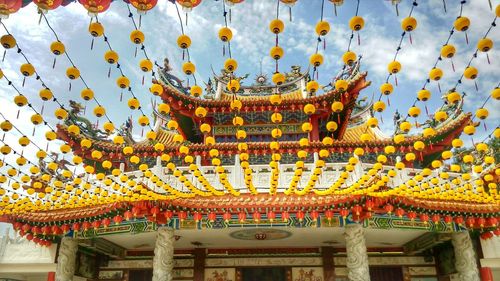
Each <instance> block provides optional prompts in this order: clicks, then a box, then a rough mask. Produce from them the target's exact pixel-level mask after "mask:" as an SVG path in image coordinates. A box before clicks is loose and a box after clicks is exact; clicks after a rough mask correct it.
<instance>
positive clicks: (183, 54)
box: [182, 50, 186, 60]
mask: <svg viewBox="0 0 500 281" xmlns="http://www.w3.org/2000/svg"><path fill="white" fill-rule="evenodd" d="M185 53H186V52H185V51H184V50H182V60H184V57H185Z"/></svg>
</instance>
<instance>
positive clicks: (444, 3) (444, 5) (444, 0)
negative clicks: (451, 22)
mask: <svg viewBox="0 0 500 281" xmlns="http://www.w3.org/2000/svg"><path fill="white" fill-rule="evenodd" d="M443 9H444V12H445V13H446V12H447V9H446V0H443Z"/></svg>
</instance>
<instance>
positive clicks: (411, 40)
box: [408, 32, 413, 45]
mask: <svg viewBox="0 0 500 281" xmlns="http://www.w3.org/2000/svg"><path fill="white" fill-rule="evenodd" d="M408 33H409V36H410V44H411V45H413V39H412V38H411V32H408Z"/></svg>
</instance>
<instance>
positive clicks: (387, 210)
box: [384, 204, 394, 215]
mask: <svg viewBox="0 0 500 281" xmlns="http://www.w3.org/2000/svg"><path fill="white" fill-rule="evenodd" d="M384 210H385V212H386V213H387V214H388V215H391V213H392V211H393V210H394V207H393V206H392V205H391V204H387V205H385V206H384Z"/></svg>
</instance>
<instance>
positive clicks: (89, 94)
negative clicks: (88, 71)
mask: <svg viewBox="0 0 500 281" xmlns="http://www.w3.org/2000/svg"><path fill="white" fill-rule="evenodd" d="M80 96H81V97H82V99H84V100H86V101H88V100H91V99H93V98H94V91H92V90H91V89H89V88H85V89H83V90H82V91H81V92H80Z"/></svg>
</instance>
